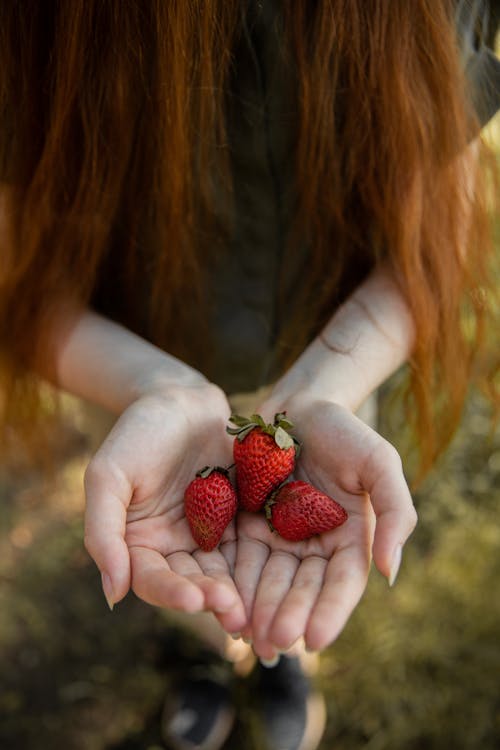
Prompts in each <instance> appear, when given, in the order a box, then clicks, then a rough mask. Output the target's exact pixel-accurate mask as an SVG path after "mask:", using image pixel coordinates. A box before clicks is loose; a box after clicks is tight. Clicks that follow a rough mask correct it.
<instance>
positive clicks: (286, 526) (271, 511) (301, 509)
mask: <svg viewBox="0 0 500 750" xmlns="http://www.w3.org/2000/svg"><path fill="white" fill-rule="evenodd" d="M266 516H267V519H268V521H269V523H270V526H271V528H272V529H273V530H274V531H277V532H278V534H279V535H280V536H282V537H283V539H288V540H289V541H291V542H299V541H301V540H303V539H309V538H310V537H312V536H314V535H315V534H322V533H323V532H324V531H329V530H330V529H335V528H336V527H337V526H341V525H342V524H343V523H344V521H346V520H347V513H346V511H345V510H344V508H343V507H342V506H341V505H339V503H337V501H336V500H334V499H333V498H331V497H329V496H328V495H325V494H324V492H320V490H318V489H316V487H313V485H312V484H309V483H308V482H300V481H297V482H289V483H288V484H284V485H283V487H281V488H280V489H279V490H278V491H277V492H276V493H275V495H274V496H273V498H271V499H270V500H269V501H268V503H267V504H266Z"/></svg>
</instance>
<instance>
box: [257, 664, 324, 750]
mask: <svg viewBox="0 0 500 750" xmlns="http://www.w3.org/2000/svg"><path fill="white" fill-rule="evenodd" d="M252 678H253V679H254V680H255V691H256V692H255V694H256V696H257V698H258V705H259V708H258V711H259V716H260V723H261V732H260V733H261V735H262V741H263V747H262V748H261V749H260V750H316V748H317V747H318V745H319V743H320V741H321V737H322V736H323V732H324V729H325V723H326V710H325V702H324V699H323V696H322V695H321V694H320V693H317V692H315V691H313V689H312V686H311V683H310V680H309V678H308V677H307V676H306V675H305V674H304V672H303V671H302V668H301V665H300V660H299V659H298V658H296V657H289V656H282V657H281V659H280V660H279V662H278V664H277V665H276V666H275V667H270V668H268V667H264V666H262V665H261V664H260V663H258V664H257V666H256V667H255V670H254V674H253V675H252Z"/></svg>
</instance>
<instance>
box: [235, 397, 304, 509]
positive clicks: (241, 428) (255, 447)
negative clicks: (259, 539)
mask: <svg viewBox="0 0 500 750" xmlns="http://www.w3.org/2000/svg"><path fill="white" fill-rule="evenodd" d="M231 422H232V423H233V424H234V425H236V427H227V428H226V429H227V432H228V433H229V434H230V435H235V436H236V437H235V440H234V446H233V455H234V462H235V464H236V486H237V490H238V499H239V503H240V506H241V507H242V508H244V510H249V511H252V512H257V511H259V510H261V509H262V508H263V506H264V503H265V502H266V499H267V498H268V497H269V495H270V494H271V493H272V492H273V491H274V490H275V489H276V488H277V487H279V485H280V484H281V483H282V482H284V481H285V479H287V478H288V477H289V476H290V474H291V473H292V472H293V470H294V468H295V458H296V455H297V454H298V450H299V443H298V441H297V440H296V439H295V438H293V437H292V436H291V435H290V434H289V433H288V430H289V429H291V428H292V427H293V424H292V422H290V421H289V420H287V419H286V413H285V412H282V413H280V414H276V415H275V417H274V422H273V424H266V423H265V422H264V420H263V419H262V417H261V416H260V415H259V414H253V415H252V416H251V417H250V419H247V418H246V417H240V416H238V415H235V414H233V415H232V416H231Z"/></svg>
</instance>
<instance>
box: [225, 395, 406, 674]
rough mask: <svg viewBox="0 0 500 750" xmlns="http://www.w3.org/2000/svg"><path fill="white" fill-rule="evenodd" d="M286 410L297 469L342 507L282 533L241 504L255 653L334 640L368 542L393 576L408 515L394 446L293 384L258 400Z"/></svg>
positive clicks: (360, 577)
mask: <svg viewBox="0 0 500 750" xmlns="http://www.w3.org/2000/svg"><path fill="white" fill-rule="evenodd" d="M283 410H286V411H287V414H288V416H289V417H290V418H291V419H292V421H294V422H295V424H296V429H295V431H294V434H295V435H296V436H297V437H298V438H299V440H300V441H301V443H302V446H303V448H302V451H301V454H300V458H299V460H298V464H297V469H296V472H295V476H296V478H299V479H303V480H305V481H308V482H310V483H311V484H313V485H315V486H316V487H317V488H318V489H320V490H322V491H323V492H325V493H326V494H327V495H330V496H331V497H333V498H334V499H336V500H337V501H338V502H339V503H340V504H341V505H342V506H344V508H345V509H346V510H347V512H348V514H349V517H348V520H347V521H346V522H345V523H344V524H343V525H342V526H340V527H338V528H337V529H334V530H332V531H329V532H326V533H324V534H321V535H319V536H316V537H313V538H312V539H309V540H307V541H303V542H287V541H286V540H284V539H282V538H281V537H280V536H278V534H276V533H273V532H271V531H270V529H269V528H268V525H267V522H266V519H265V517H264V516H263V515H262V514H253V513H240V514H239V520H238V532H237V533H238V550H237V560H236V567H235V581H236V584H237V587H238V589H239V592H240V595H241V597H242V599H243V602H244V604H245V607H246V610H247V615H248V618H249V622H250V623H251V625H250V626H249V627H248V628H247V630H246V631H245V632H244V633H243V635H244V636H247V637H249V638H251V639H252V642H253V647H254V650H255V652H256V653H257V655H258V656H260V657H261V658H263V659H266V660H269V659H273V658H274V656H275V655H276V653H277V652H278V651H281V650H287V649H288V648H289V647H291V646H292V644H293V643H294V642H295V641H296V640H297V639H299V638H301V637H304V640H305V645H306V647H307V648H308V649H311V650H320V649H322V648H324V647H326V646H327V645H329V644H330V643H332V641H334V640H335V638H336V637H337V636H338V635H339V633H340V632H341V630H342V628H343V627H344V625H345V624H346V622H347V620H348V618H349V616H350V614H351V613H352V611H353V609H354V608H355V606H356V604H357V603H358V601H359V600H360V598H361V596H362V594H363V591H364V589H365V587H366V583H367V578H368V573H369V568H370V561H371V556H372V551H373V557H374V560H375V563H376V565H377V567H378V569H379V570H380V572H381V573H382V574H383V575H384V576H386V577H387V578H388V580H389V582H390V583H391V584H392V582H393V581H394V578H395V576H396V574H397V571H398V568H399V563H400V560H401V549H402V546H403V544H404V543H405V541H406V539H407V538H408V536H409V535H410V534H411V532H412V531H413V529H414V527H415V524H416V520H417V516H416V512H415V509H414V506H413V503H412V499H411V496H410V492H409V489H408V486H407V484H406V481H405V478H404V475H403V470H402V466H401V460H400V458H399V455H398V453H397V451H396V450H395V448H394V447H393V446H392V445H390V443H388V442H387V441H386V440H385V439H384V438H382V437H381V436H380V435H379V434H378V433H377V432H375V431H374V430H373V429H371V428H370V427H368V426H367V425H366V424H365V423H364V422H362V421H361V420H360V419H358V418H357V417H356V416H354V415H353V414H352V413H351V412H349V411H348V410H347V409H345V408H343V407H342V406H340V405H338V404H335V403H331V402H328V401H321V400H315V399H313V398H308V397H307V396H305V395H302V394H299V395H296V396H294V397H293V398H291V399H290V400H289V401H288V402H287V403H286V404H283V403H279V404H278V403H270V402H269V403H266V404H264V405H263V406H262V408H261V409H260V413H262V414H263V415H265V417H266V418H270V417H272V415H273V414H274V411H283Z"/></svg>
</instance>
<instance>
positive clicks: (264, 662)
mask: <svg viewBox="0 0 500 750" xmlns="http://www.w3.org/2000/svg"><path fill="white" fill-rule="evenodd" d="M279 660H280V655H279V654H276V656H274V657H273V658H272V659H262V658H260V659H259V661H260V663H261V664H262V666H263V667H266V669H271V667H275V666H276V664H277V663H278V662H279Z"/></svg>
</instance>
